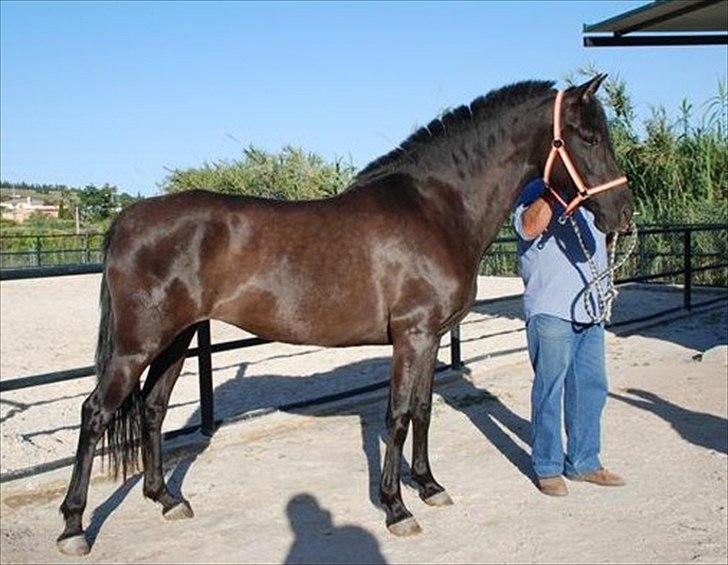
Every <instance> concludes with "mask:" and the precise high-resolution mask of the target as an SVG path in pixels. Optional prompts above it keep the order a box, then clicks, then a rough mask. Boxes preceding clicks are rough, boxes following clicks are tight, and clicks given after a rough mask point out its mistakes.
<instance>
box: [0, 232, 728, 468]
mask: <svg viewBox="0 0 728 565" xmlns="http://www.w3.org/2000/svg"><path fill="white" fill-rule="evenodd" d="M718 231H719V232H722V233H723V235H724V236H726V237H724V238H723V239H726V240H728V225H700V226H676V227H660V228H648V229H643V230H641V231H640V234H639V238H640V243H642V242H643V240H644V239H645V238H649V237H656V236H664V237H669V238H671V239H673V240H676V242H677V244H676V245H677V247H679V248H680V253H678V254H676V253H675V252H674V251H670V252H669V253H668V256H669V257H670V258H671V259H672V260H674V259H675V258H676V257H679V258H680V259H681V261H680V263H681V264H680V266H679V268H675V267H670V268H669V269H668V270H666V271H660V272H656V273H646V274H636V275H632V276H628V277H624V278H622V279H619V280H617V281H616V282H617V284H627V283H634V282H647V281H653V280H663V281H664V280H666V279H667V280H675V279H676V278H681V279H682V282H683V306H682V308H684V309H687V310H690V309H692V308H693V307H698V306H706V305H709V304H713V303H715V302H718V301H721V300H726V298H727V297H728V295H727V296H721V297H718V298H712V299H710V300H705V301H702V302H700V303H697V304H694V303H693V301H692V289H693V282H694V277H695V275H696V274H697V273H702V272H711V271H716V270H724V271H728V262H727V261H726V251H725V248H723V249H722V250H717V251H716V252H715V254H712V253H711V254H708V255H707V256H708V257H712V258H716V257H717V258H720V259H722V261H718V262H715V261H712V262H707V263H705V262H704V264H696V262H695V256H694V253H693V249H694V248H693V240H694V238H695V237H697V236H696V235H695V234H699V233H708V232H718ZM515 241H516V240H515V239H514V238H500V239H498V240H496V242H495V244H496V245H512V244H513V243H515ZM674 243H675V242H671V245H670V249H673V248H674V247H675V245H673V244H674ZM494 252H497V251H493V250H491V251H489V254H490V253H494ZM507 253H511V251H507ZM637 255H638V256H637V258H636V259H637V260H638V261H639V252H638V254H637ZM101 269H102V266H101V264H99V263H96V264H86V265H83V264H82V265H66V266H59V267H41V268H37V267H34V268H23V269H2V270H0V278H1V279H2V280H11V279H25V278H38V277H46V276H59V275H72V274H85V273H100V272H101ZM724 274H725V273H724ZM723 286H726V285H723ZM514 298H517V297H516V296H506V297H501V298H496V299H490V300H485V301H478V302H476V305H482V304H484V303H490V302H498V301H502V300H512V299H514ZM676 310H680V308H679V307H678V308H671V309H669V310H663V311H661V312H657V313H655V314H651V315H649V316H643V317H638V318H632V319H629V320H625V321H622V322H620V323H618V324H612V325H611V327H614V326H617V325H620V326H621V325H627V324H631V323H636V322H642V321H646V320H649V319H653V318H658V317H660V316H663V315H665V314H669V313H672V312H674V311H676ZM450 338H451V343H450V364H449V365H446V366H440V367H438V370H443V369H455V370H461V369H462V368H463V367H464V365H463V362H462V356H461V352H460V327H459V326H456V327H455V328H453V330H452V331H451V335H450ZM264 343H270V342H269V341H268V340H265V339H262V338H258V337H251V338H245V339H239V340H234V341H227V342H222V343H215V344H213V343H211V339H210V322H209V321H206V322H201V323H200V324H198V328H197V347H193V348H190V349H189V350H188V351H187V357H188V358H189V357H197V362H198V369H199V386H200V414H201V421H200V424H199V426H187V427H185V428H181V429H179V430H174V431H171V432H167V433H166V434H165V438H170V437H173V436H176V435H180V434H186V433H190V432H192V431H196V430H198V429H199V430H200V431H201V432H202V433H203V434H204V435H207V436H211V435H212V434H213V432H214V430H215V428H216V427H217V426H218V425H219V424H220V423H221V422H220V421H217V420H215V413H214V395H213V384H212V354H213V353H219V352H221V351H230V350H233V349H241V348H246V347H253V346H257V345H261V344H264ZM94 374H95V369H94V367H93V366H88V367H80V368H77V369H70V370H66V371H58V372H53V373H44V374H39V375H32V376H27V377H21V378H16V379H10V380H5V381H1V382H0V392H7V391H11V390H19V389H24V388H29V387H34V386H40V385H45V384H51V383H59V382H63V381H68V380H73V379H79V378H84V377H89V376H92V375H94ZM387 384H388V381H382V382H379V383H374V384H371V385H368V386H365V387H361V388H357V389H352V390H348V391H346V392H342V393H338V394H335V395H329V396H325V397H320V398H316V399H312V400H307V401H303V402H300V403H296V404H292V405H287V406H280V407H277V409H280V410H289V409H294V408H301V407H303V406H311V405H316V404H323V403H325V402H331V401H334V400H340V399H343V398H349V397H354V396H357V395H360V394H363V393H366V392H369V391H371V390H376V389H378V388H383V387H385V386H387ZM275 409H276V408H271V410H270V411H273V410H275ZM13 478H19V477H13Z"/></svg>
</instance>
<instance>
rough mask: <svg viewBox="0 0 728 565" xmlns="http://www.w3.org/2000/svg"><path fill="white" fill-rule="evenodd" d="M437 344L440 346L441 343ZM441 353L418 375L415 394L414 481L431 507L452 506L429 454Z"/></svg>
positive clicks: (413, 409)
mask: <svg viewBox="0 0 728 565" xmlns="http://www.w3.org/2000/svg"><path fill="white" fill-rule="evenodd" d="M437 345H439V340H438V343H437ZM437 350H438V348H437V347H435V350H434V352H433V354H432V357H431V359H430V360H429V364H428V365H427V367H426V371H425V372H423V373H422V374H421V375H418V376H417V378H416V382H415V387H414V394H413V395H412V480H413V481H414V482H415V483H416V484H417V486H418V488H419V491H420V498H421V499H422V500H424V501H425V502H426V503H427V504H429V505H430V506H448V505H450V504H452V499H451V498H450V496H449V495H448V494H447V492H445V489H444V488H443V487H442V486H441V485H440V484H439V483H438V482H437V481H436V480H435V477H433V476H432V470H431V469H430V459H429V454H428V434H429V429H430V416H431V414H432V382H433V379H434V370H435V363H436V361H437Z"/></svg>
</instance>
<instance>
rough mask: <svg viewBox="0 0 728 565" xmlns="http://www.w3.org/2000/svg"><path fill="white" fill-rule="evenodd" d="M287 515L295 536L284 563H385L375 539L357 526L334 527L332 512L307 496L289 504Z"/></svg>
mask: <svg viewBox="0 0 728 565" xmlns="http://www.w3.org/2000/svg"><path fill="white" fill-rule="evenodd" d="M286 514H288V521H289V522H290V524H291V529H292V530H293V534H294V535H295V536H296V537H295V539H294V540H293V544H292V545H291V548H290V549H289V550H288V555H287V556H286V559H285V561H284V563H386V562H387V561H386V560H385V559H384V556H383V555H382V554H381V552H380V550H379V542H377V540H376V539H375V537H374V536H373V535H372V534H371V533H369V532H368V531H366V530H365V529H364V528H360V527H359V526H353V525H346V526H335V525H334V524H333V522H332V519H331V512H329V511H328V510H325V509H323V508H321V506H319V503H318V501H317V500H316V498H315V497H313V496H312V495H310V494H307V493H302V494H297V495H296V496H294V497H293V498H291V499H290V500H289V501H288V504H287V505H286Z"/></svg>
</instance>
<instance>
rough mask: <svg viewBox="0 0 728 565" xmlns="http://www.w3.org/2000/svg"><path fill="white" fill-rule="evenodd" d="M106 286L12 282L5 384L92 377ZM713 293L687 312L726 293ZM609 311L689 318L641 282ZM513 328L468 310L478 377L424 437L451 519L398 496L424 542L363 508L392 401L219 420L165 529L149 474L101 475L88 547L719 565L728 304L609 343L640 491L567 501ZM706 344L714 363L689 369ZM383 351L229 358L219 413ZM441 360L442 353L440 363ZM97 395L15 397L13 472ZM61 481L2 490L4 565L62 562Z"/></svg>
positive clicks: (181, 391) (181, 398)
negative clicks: (540, 458) (53, 374)
mask: <svg viewBox="0 0 728 565" xmlns="http://www.w3.org/2000/svg"><path fill="white" fill-rule="evenodd" d="M480 283H481V284H480V292H479V297H481V298H483V297H489V296H491V297H492V296H502V295H508V294H517V293H518V292H520V282H519V281H517V280H514V279H498V278H487V279H485V278H484V279H482V280H481V281H480ZM97 288H98V278H97V277H94V276H81V277H66V278H56V279H49V280H35V281H16V282H3V283H2V285H1V287H0V298H1V306H2V309H1V314H2V316H1V320H2V326H1V331H2V341H1V342H0V344H1V353H2V355H1V359H2V363H1V366H0V375H1V377H2V379H10V378H13V377H17V376H23V375H27V374H35V373H40V372H48V371H51V370H60V369H68V368H73V367H77V366H83V365H88V364H90V359H91V358H92V353H93V345H94V334H95V324H96V321H97V315H98V314H97V309H96V300H95V299H96V294H97V292H98V291H97ZM701 294H702V295H698V296H696V298H695V300H696V301H700V300H702V299H707V298H711V297H712V296H714V295H713V294H711V293H710V292H707V291H703V292H702V293H701ZM619 300H620V301H619V303H618V306H617V309H616V311H615V319H616V320H619V319H625V318H632V317H636V316H643V315H646V314H649V313H650V312H652V311H656V310H657V309H662V308H666V307H670V306H673V305H678V304H679V303H680V301H681V296H680V294H679V292H676V291H675V290H674V289H669V288H665V289H663V290H660V291H656V290H645V288H644V287H639V286H635V287H631V288H628V289H625V290H623V291H622V293H621V296H620V299H619ZM521 317H522V314H521V310H520V302H519V301H518V300H511V301H508V302H504V303H499V304H496V305H489V306H485V307H480V308H478V311H477V312H474V313H473V314H471V315H470V316H469V317H468V319H466V321H465V324H464V325H463V326H462V339H463V356H464V358H465V360H466V362H467V363H468V366H469V367H470V368H471V369H472V371H473V372H472V374H471V375H470V376H469V377H461V376H457V375H443V376H442V377H440V379H441V380H440V382H439V383H438V386H437V394H438V397H437V400H436V405H435V410H434V414H433V424H432V435H431V442H430V444H431V450H432V460H433V467H434V469H435V472H436V475H437V476H438V479H439V480H440V481H441V482H442V483H443V484H445V485H446V486H447V487H448V490H449V492H450V494H451V495H452V497H453V499H454V500H455V503H456V504H455V506H453V507H451V508H444V509H436V508H429V507H426V506H425V505H423V504H422V503H421V502H420V501H419V499H417V497H416V495H415V494H414V491H412V490H411V489H407V490H406V492H405V501H406V502H407V504H408V505H409V508H410V510H411V511H412V512H413V513H414V514H415V516H416V517H417V518H418V519H419V521H420V523H421V525H422V526H423V529H424V533H423V534H422V535H420V536H418V537H417V538H414V539H410V540H401V539H395V538H392V537H391V536H390V535H389V534H388V533H387V531H386V529H385V528H384V526H383V513H382V512H381V511H380V510H379V509H378V508H377V507H376V506H375V505H374V504H373V503H372V498H373V493H374V489H375V488H376V483H377V481H378V475H379V468H380V463H381V453H382V451H381V450H382V444H381V441H380V436H381V431H382V429H381V428H382V419H383V413H384V406H385V403H384V401H383V400H382V398H383V396H382V395H383V394H385V392H381V393H379V394H374V395H370V396H369V400H368V402H359V403H357V404H351V403H350V404H348V405H347V404H339V405H338V406H337V407H336V409H335V410H333V411H332V408H331V407H328V408H326V409H324V408H319V409H318V410H317V411H315V412H306V413H299V414H285V413H277V414H273V415H270V416H265V417H263V418H260V419H257V420H252V421H249V422H245V423H241V424H235V425H231V426H228V427H224V428H222V429H221V430H220V431H219V432H218V433H217V434H216V436H215V438H214V440H213V442H212V444H211V446H210V447H209V448H207V449H206V450H204V451H203V452H202V453H200V454H199V455H197V456H194V457H189V458H186V459H183V460H181V461H179V462H176V463H175V462H170V463H171V469H170V477H171V482H172V484H173V485H174V486H175V488H181V489H182V491H183V492H184V493H185V496H187V497H188V498H189V499H190V501H191V503H192V505H193V507H194V508H195V511H196V514H197V516H196V518H195V519H193V520H190V521H187V522H179V523H167V522H165V521H163V520H162V518H161V516H160V512H159V510H158V509H157V508H156V507H155V506H154V505H153V504H152V503H150V502H148V501H145V500H143V499H142V497H141V484H140V482H139V481H138V480H136V479H132V480H131V481H129V482H128V483H127V484H126V485H118V484H115V483H112V482H108V481H105V480H103V478H102V477H101V476H100V475H96V478H95V479H94V483H93V485H92V488H91V494H90V499H89V506H88V511H87V515H86V523H87V524H88V523H89V521H90V527H89V529H88V533H89V537H90V538H91V539H92V540H93V541H94V548H93V551H92V553H91V556H90V557H88V558H86V559H87V560H89V561H94V562H109V561H114V562H117V561H118V562H131V561H140V562H160V561H165V562H236V561H237V562H280V561H288V562H306V561H322V562H337V561H338V562H352V561H366V562H382V561H387V562H492V561H507V562H553V561H565V562H573V563H579V562H595V561H598V562H690V561H696V562H722V563H725V562H726V558H727V557H726V556H727V549H726V546H727V541H726V521H727V516H726V512H727V511H726V507H727V506H728V501H727V500H726V498H727V495H726V486H727V485H726V476H727V467H726V466H727V461H726V450H727V447H726V443H727V439H726V434H727V433H728V422H727V420H726V413H727V406H726V348H725V344H726V343H727V342H728V336H727V335H726V333H727V331H728V330H727V328H728V312H727V311H726V307H725V305H724V303H723V304H722V305H720V306H717V307H713V308H710V309H709V310H707V311H703V312H701V313H699V314H693V315H692V316H690V317H687V318H681V319H679V320H676V321H673V322H671V323H666V322H661V323H659V324H657V325H649V324H648V325H645V324H640V325H638V326H627V327H624V328H620V329H619V335H617V334H615V333H610V334H609V336H608V341H607V350H608V367H609V372H610V376H611V386H610V390H611V399H610V402H609V404H608V407H607V410H606V412H605V418H604V426H605V430H604V437H605V449H604V452H605V462H606V463H607V464H608V465H609V466H610V467H611V468H614V469H615V470H618V471H619V472H621V473H623V474H624V475H625V476H626V477H627V479H628V481H629V484H628V486H627V487H625V488H624V489H615V490H606V489H599V488H597V487H593V486H591V485H585V484H575V483H570V489H571V494H570V496H569V497H567V498H566V499H563V500H553V499H548V498H546V497H543V496H542V495H540V494H539V493H538V492H537V491H536V490H535V489H534V488H533V485H532V484H531V479H530V471H529V465H528V453H529V447H528V395H529V389H530V382H531V372H530V368H529V366H528V363H527V362H526V356H525V352H524V351H523V347H524V345H525V337H524V333H523V331H522V330H523V321H522V319H521ZM71 320H72V322H73V323H69V321H71ZM240 336H241V332H239V331H238V330H236V329H234V328H231V327H229V326H223V325H215V326H214V327H213V340H217V341H219V340H223V339H232V338H237V337H240ZM444 341H445V342H446V340H444ZM716 346H717V347H716ZM721 346H723V347H721ZM706 350H709V352H708V354H706V356H705V358H704V360H703V361H696V360H695V359H694V358H695V357H696V355H698V354H699V353H700V352H703V351H706ZM389 354H390V348H388V347H384V348H378V347H366V348H347V349H328V350H326V349H319V348H313V347H293V346H286V345H281V344H269V345H264V346H260V347H255V348H251V349H247V350H243V351H235V352H228V353H223V354H218V355H216V356H215V357H214V366H215V376H214V378H215V386H216V393H215V394H216V414H217V416H218V417H219V416H230V415H233V414H238V413H240V412H244V411H250V410H254V409H256V408H261V407H266V406H275V405H280V404H283V403H288V402H291V401H294V400H300V399H305V398H312V397H317V396H321V395H322V394H330V393H331V392H336V391H339V390H346V389H348V388H351V387H354V386H361V385H363V384H366V383H368V382H374V381H379V380H382V379H384V378H386V376H387V372H388V358H389ZM441 360H442V361H443V362H446V361H447V360H448V352H447V351H446V350H445V349H443V351H442V354H441ZM195 369H196V367H195V363H194V361H192V362H188V364H187V365H186V366H185V373H186V376H185V377H184V378H182V379H181V380H180V383H179V384H178V386H177V389H176V390H175V393H174V396H173V399H172V404H173V406H174V407H173V408H172V410H171V411H170V415H169V417H168V421H167V422H166V423H165V429H173V428H176V427H179V426H181V425H184V424H186V423H188V422H194V421H196V420H197V419H198V416H197V401H196V398H197V389H196V379H195V378H194V373H195ZM243 376H244V377H245V378H242V377H243ZM302 377H303V378H302ZM342 377H343V378H342ZM346 377H351V378H346ZM92 386H93V378H90V379H81V380H78V381H71V382H68V383H63V384H59V385H48V386H44V387H39V388H34V389H30V390H26V391H16V392H10V393H3V395H2V397H0V404H1V408H2V411H1V412H0V416H1V418H2V424H1V426H0V427H1V428H2V429H1V430H0V434H1V437H2V450H1V451H0V454H1V455H2V471H3V472H6V471H9V470H17V469H22V468H26V467H28V466H31V465H36V464H38V463H41V462H47V461H52V460H54V459H57V458H59V457H65V456H67V455H70V454H72V452H73V450H74V447H75V437H76V429H77V428H76V427H77V425H78V414H79V408H80V403H81V401H82V399H83V397H84V396H85V394H87V392H88V391H89V390H90V388H91V387H92ZM97 467H98V465H97ZM69 472H70V470H69V469H68V468H64V469H59V470H57V471H53V472H50V473H45V474H42V475H36V476H34V477H31V478H28V479H22V480H17V481H11V482H6V483H3V484H2V487H1V488H0V490H1V496H0V499H1V506H0V510H1V512H0V518H1V521H0V530H2V533H1V536H2V537H1V538H0V540H1V542H2V546H1V549H2V551H1V560H2V562H4V563H5V562H7V563H11V562H51V561H58V560H59V559H61V557H60V556H59V555H58V554H57V553H56V552H55V548H54V545H53V540H54V538H55V536H56V535H57V534H58V532H59V531H60V528H61V520H60V517H59V515H58V513H57V511H56V508H57V506H58V504H59V503H60V500H61V497H62V494H63V491H64V489H65V485H66V482H67V479H68V475H69ZM231 502H232V504H231Z"/></svg>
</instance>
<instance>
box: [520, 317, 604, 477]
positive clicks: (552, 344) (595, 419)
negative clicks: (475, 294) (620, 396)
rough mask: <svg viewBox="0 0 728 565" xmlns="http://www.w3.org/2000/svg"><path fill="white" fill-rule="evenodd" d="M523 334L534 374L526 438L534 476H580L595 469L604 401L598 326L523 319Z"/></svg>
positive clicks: (552, 319) (601, 341) (600, 329)
mask: <svg viewBox="0 0 728 565" xmlns="http://www.w3.org/2000/svg"><path fill="white" fill-rule="evenodd" d="M526 334H527V339H528V353H529V356H530V358H531V364H532V365H533V370H534V373H535V377H534V381H533V389H532V391H531V440H532V447H533V450H532V462H533V468H534V471H535V473H536V476H538V477H550V476H554V475H561V474H562V473H563V474H566V475H567V476H568V475H581V474H584V473H588V472H590V471H594V470H596V469H599V468H601V464H600V462H599V452H600V447H601V444H600V435H601V428H600V420H601V415H602V410H603V408H604V404H605V402H606V399H607V374H606V368H605V366H604V328H603V326H602V325H600V324H599V325H594V324H576V323H573V322H570V321H567V320H562V319H561V318H556V317H554V316H549V315H546V314H536V315H534V316H532V317H531V318H530V319H529V320H528V323H527V326H526ZM562 402H563V406H564V423H565V426H566V438H567V445H566V457H564V448H563V444H562V440H561V405H562Z"/></svg>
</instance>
